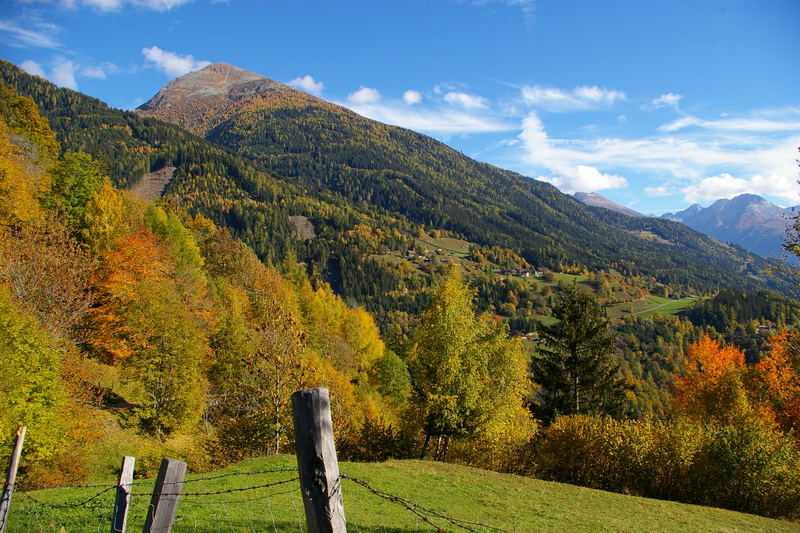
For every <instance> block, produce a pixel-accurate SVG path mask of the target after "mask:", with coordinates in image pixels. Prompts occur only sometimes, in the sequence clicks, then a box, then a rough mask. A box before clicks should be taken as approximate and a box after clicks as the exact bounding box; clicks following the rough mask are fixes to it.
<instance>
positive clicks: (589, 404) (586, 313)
mask: <svg viewBox="0 0 800 533" xmlns="http://www.w3.org/2000/svg"><path fill="white" fill-rule="evenodd" d="M553 317H554V318H556V319H557V320H558V322H556V323H555V324H552V325H550V326H545V327H543V328H542V329H541V330H540V332H539V338H540V342H539V345H538V347H537V349H536V352H535V354H534V356H533V359H532V360H531V374H532V379H533V381H534V382H535V384H536V385H538V388H537V392H536V394H535V401H534V404H533V406H532V409H533V412H534V414H535V415H536V417H537V418H539V419H540V420H542V421H543V422H545V423H549V422H551V421H552V420H553V419H554V418H555V417H556V416H558V415H569V414H579V413H580V414H587V413H594V414H608V415H612V416H618V415H620V414H621V412H622V406H623V400H624V396H625V387H624V384H623V382H622V380H621V379H620V377H619V367H618V365H617V363H616V362H615V361H614V359H613V354H614V351H615V349H616V348H615V345H616V339H615V337H614V335H613V334H612V333H611V332H610V331H609V329H608V320H607V319H606V317H605V313H604V311H603V308H602V307H601V306H600V304H599V303H597V300H596V299H595V297H594V296H593V295H592V294H589V293H587V292H584V291H581V290H580V289H578V288H577V287H576V286H575V285H572V286H568V287H566V288H565V289H564V290H562V291H561V293H560V294H559V296H558V299H557V300H556V303H555V305H554V307H553Z"/></svg>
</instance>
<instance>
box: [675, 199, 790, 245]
mask: <svg viewBox="0 0 800 533" xmlns="http://www.w3.org/2000/svg"><path fill="white" fill-rule="evenodd" d="M798 208H800V206H796V207H788V208H785V209H784V208H782V207H779V206H777V205H775V204H773V203H772V202H769V201H768V200H765V199H764V198H762V197H760V196H757V195H755V194H741V195H739V196H736V197H735V198H731V199H730V200H728V199H724V198H723V199H721V200H717V201H716V202H714V203H713V204H711V205H710V206H708V207H705V208H703V207H701V206H699V205H697V204H694V205H692V206H691V207H689V208H688V209H685V210H683V211H679V212H677V213H665V214H664V215H662V218H666V219H669V220H674V221H676V222H681V223H683V224H686V225H687V226H689V227H690V228H692V229H695V230H697V231H700V232H703V233H705V234H706V235H710V236H711V237H714V238H715V239H719V240H721V241H724V242H732V243H734V244H738V245H740V246H742V247H743V248H745V249H747V250H750V251H752V252H755V253H757V254H759V255H761V256H763V257H780V256H781V244H782V243H783V241H784V239H785V238H786V228H787V227H788V226H789V225H790V220H789V218H790V217H792V216H794V215H796V214H797V210H798Z"/></svg>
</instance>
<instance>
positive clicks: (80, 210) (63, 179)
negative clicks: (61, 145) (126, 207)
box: [45, 152, 107, 228]
mask: <svg viewBox="0 0 800 533" xmlns="http://www.w3.org/2000/svg"><path fill="white" fill-rule="evenodd" d="M51 174H52V176H53V181H52V185H51V189H50V192H49V194H48V196H47V197H46V198H45V203H46V205H48V207H52V208H55V209H56V210H58V212H59V213H60V214H61V215H62V216H63V217H64V219H65V220H66V222H67V224H68V225H69V226H71V227H73V228H79V227H81V226H82V225H83V219H84V215H85V214H86V206H87V205H88V204H89V201H90V200H91V199H92V197H93V196H94V195H95V194H96V193H97V191H99V190H100V188H101V187H102V186H103V182H104V181H105V180H106V179H107V178H105V177H104V176H103V172H102V171H101V169H100V164H99V163H98V162H97V161H95V160H94V159H92V156H90V155H89V154H84V153H80V152H71V153H68V154H64V157H63V159H62V160H61V161H60V162H59V163H58V165H57V166H56V167H55V168H54V169H53V171H52V173H51Z"/></svg>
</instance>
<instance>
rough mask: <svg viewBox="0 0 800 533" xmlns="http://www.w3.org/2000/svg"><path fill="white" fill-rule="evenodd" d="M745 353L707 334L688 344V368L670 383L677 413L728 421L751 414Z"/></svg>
mask: <svg viewBox="0 0 800 533" xmlns="http://www.w3.org/2000/svg"><path fill="white" fill-rule="evenodd" d="M745 370H746V367H745V356H744V352H742V351H741V350H740V349H739V348H737V347H735V346H723V345H722V344H720V342H719V341H717V340H715V339H712V338H711V337H710V336H708V335H707V334H706V335H704V336H703V337H702V338H701V339H700V340H698V341H697V342H695V343H693V344H692V345H690V346H689V350H688V361H687V371H686V374H685V375H684V376H681V377H679V378H677V379H676V380H675V381H674V382H673V384H672V390H673V398H672V407H673V409H674V410H675V412H676V414H680V415H687V416H690V417H696V418H707V419H713V420H716V421H719V422H728V421H731V420H733V419H735V418H739V417H742V416H744V417H748V418H749V416H750V415H751V414H753V409H752V406H751V405H750V401H749V399H748V395H747V391H746V389H745V381H744V375H745Z"/></svg>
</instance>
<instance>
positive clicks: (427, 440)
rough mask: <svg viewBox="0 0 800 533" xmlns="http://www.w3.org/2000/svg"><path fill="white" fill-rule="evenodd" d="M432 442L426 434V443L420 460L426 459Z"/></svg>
mask: <svg viewBox="0 0 800 533" xmlns="http://www.w3.org/2000/svg"><path fill="white" fill-rule="evenodd" d="M430 441H431V436H430V435H429V434H427V433H425V443H424V444H423V445H422V452H421V453H420V454H419V458H420V459H425V456H426V455H427V454H428V444H429V443H430Z"/></svg>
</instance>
